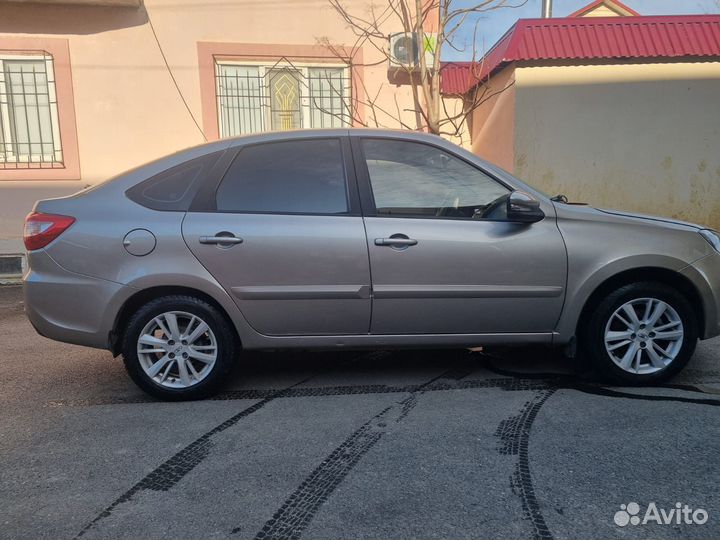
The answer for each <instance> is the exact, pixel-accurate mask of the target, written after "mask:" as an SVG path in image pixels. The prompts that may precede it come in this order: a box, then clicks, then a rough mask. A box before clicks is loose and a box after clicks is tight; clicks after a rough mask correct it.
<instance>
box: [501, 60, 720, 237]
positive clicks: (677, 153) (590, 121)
mask: <svg viewBox="0 0 720 540" xmlns="http://www.w3.org/2000/svg"><path fill="white" fill-rule="evenodd" d="M515 76H516V89H515V99H516V123H515V128H516V129H515V145H514V147H515V171H514V172H515V174H517V175H518V176H519V177H521V178H525V179H527V180H528V181H529V182H530V183H532V184H534V185H536V186H538V187H539V188H540V189H542V190H544V191H546V192H548V193H550V194H557V193H564V194H566V195H568V197H569V198H570V199H571V200H576V201H585V202H588V203H590V204H592V205H596V206H601V207H613V208H619V209H624V210H629V211H638V212H644V213H651V214H658V215H663V216H669V217H674V218H679V219H684V220H688V221H693V222H698V223H701V224H705V225H709V226H713V227H715V228H720V63H719V62H707V63H684V62H679V63H657V64H623V65H596V66H564V67H561V66H547V67H522V68H518V69H517V70H516V72H515Z"/></svg>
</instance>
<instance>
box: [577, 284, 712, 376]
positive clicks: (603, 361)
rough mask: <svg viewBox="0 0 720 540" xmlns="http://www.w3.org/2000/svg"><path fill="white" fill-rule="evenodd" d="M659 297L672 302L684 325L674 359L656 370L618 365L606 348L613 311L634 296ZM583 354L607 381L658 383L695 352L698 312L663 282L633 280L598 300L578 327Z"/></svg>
mask: <svg viewBox="0 0 720 540" xmlns="http://www.w3.org/2000/svg"><path fill="white" fill-rule="evenodd" d="M640 298H656V299H658V300H662V301H663V302H665V303H667V304H669V305H670V306H671V307H672V308H673V309H674V310H675V311H676V313H677V314H678V316H679V317H680V320H681V322H682V326H683V332H684V336H683V343H682V345H681V347H680V350H679V351H678V353H677V356H676V357H675V359H674V360H673V361H672V362H670V364H668V365H667V366H666V367H664V368H663V369H661V370H659V371H656V372H654V373H644V374H638V373H631V372H628V371H625V370H624V369H622V368H621V367H620V366H618V365H617V364H616V363H615V362H614V361H613V360H612V358H611V357H610V354H609V353H608V352H607V350H606V348H605V328H606V326H607V324H608V321H609V320H610V317H612V315H613V313H615V311H616V310H617V309H618V308H619V307H620V306H622V305H624V304H625V303H627V302H630V301H632V300H635V299H640ZM579 338H580V339H579V345H580V348H581V353H582V356H583V357H584V358H586V359H588V360H589V361H590V362H591V364H592V366H593V367H594V368H595V370H596V371H597V372H598V374H599V375H600V377H601V378H602V379H604V380H605V381H607V382H611V383H617V384H624V385H632V386H642V385H651V384H658V383H662V382H664V381H667V380H668V379H670V378H672V377H673V376H675V375H676V374H677V373H678V372H680V370H682V369H683V368H684V367H685V366H686V365H687V363H688V361H689V360H690V358H691V357H692V355H693V353H694V352H695V346H696V345H697V340H698V322H697V317H696V316H695V312H694V311H693V308H692V306H691V304H690V302H689V301H688V300H687V298H686V297H685V296H683V295H682V294H681V293H679V292H678V291H676V290H675V289H673V288H672V287H669V286H667V285H665V284H663V283H658V282H639V283H630V284H628V285H625V286H623V287H620V288H619V289H617V290H615V291H613V292H611V293H610V294H608V295H607V296H606V297H605V298H604V299H602V300H601V301H600V302H599V304H597V305H596V306H595V307H594V308H593V311H592V313H591V314H590V315H589V317H588V318H587V319H586V321H585V324H584V325H583V327H582V328H580V329H579Z"/></svg>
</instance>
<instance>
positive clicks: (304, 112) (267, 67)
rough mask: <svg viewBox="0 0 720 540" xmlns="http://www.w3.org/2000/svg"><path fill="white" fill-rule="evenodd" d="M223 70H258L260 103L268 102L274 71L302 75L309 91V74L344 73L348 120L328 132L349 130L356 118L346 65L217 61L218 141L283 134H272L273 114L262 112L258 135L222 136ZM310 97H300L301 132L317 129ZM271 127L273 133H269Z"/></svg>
mask: <svg viewBox="0 0 720 540" xmlns="http://www.w3.org/2000/svg"><path fill="white" fill-rule="evenodd" d="M222 66H238V67H256V68H258V79H259V80H261V81H263V83H262V85H261V86H260V94H259V97H260V100H261V102H263V103H264V102H266V100H267V99H268V95H267V87H268V83H267V76H268V73H269V72H270V71H272V70H277V69H291V70H296V71H299V72H300V74H301V77H302V79H303V80H304V81H305V84H306V86H308V88H309V83H308V81H309V73H310V70H311V69H323V68H327V69H341V70H342V71H343V80H345V81H347V83H348V84H346V85H343V95H342V99H343V102H344V103H345V104H346V105H347V107H348V112H349V114H348V118H347V120H346V122H345V125H343V126H334V127H329V128H327V129H345V128H349V127H350V126H352V124H353V118H352V93H353V78H352V69H351V66H349V65H348V64H343V63H339V62H302V61H300V62H290V61H288V60H284V59H279V60H278V61H277V62H275V63H273V62H269V61H267V60H265V61H260V60H244V59H218V58H215V59H214V77H215V111H216V112H215V113H216V116H217V118H216V121H217V126H218V138H220V139H224V138H227V137H237V136H242V135H255V134H258V133H261V132H266V131H272V132H276V133H280V132H281V130H273V129H272V126H271V123H272V118H271V115H272V112H271V111H270V110H262V108H261V110H260V115H259V116H260V121H261V123H262V125H261V128H262V129H260V130H259V131H255V132H249V133H238V134H236V135H230V134H225V133H223V132H222V130H223V118H222V116H223V115H222V110H221V107H220V78H221V74H220V69H221V67H222ZM302 85H303V82H302V80H301V81H300V86H301V91H302ZM310 102H311V97H310V95H309V91H308V95H307V96H305V97H302V96H301V103H300V108H301V118H302V126H301V127H300V128H298V129H314V128H311V127H310V124H311V120H312V107H311V103H310ZM268 127H269V128H270V129H268Z"/></svg>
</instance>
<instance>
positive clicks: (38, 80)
mask: <svg viewBox="0 0 720 540" xmlns="http://www.w3.org/2000/svg"><path fill="white" fill-rule="evenodd" d="M62 164H63V153H62V145H61V142H60V128H59V124H58V111H57V96H56V92H55V78H54V74H53V60H52V56H49V55H47V54H45V55H39V56H31V55H22V56H0V168H17V167H30V168H32V167H37V168H41V167H53V166H62Z"/></svg>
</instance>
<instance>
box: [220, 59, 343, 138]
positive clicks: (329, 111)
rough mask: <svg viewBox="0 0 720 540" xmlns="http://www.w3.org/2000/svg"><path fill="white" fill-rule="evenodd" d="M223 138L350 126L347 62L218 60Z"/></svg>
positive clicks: (221, 132)
mask: <svg viewBox="0 0 720 540" xmlns="http://www.w3.org/2000/svg"><path fill="white" fill-rule="evenodd" d="M215 71H216V79H217V85H216V91H217V108H218V124H219V126H220V136H221V137H233V136H236V135H242V134H246V133H258V132H261V131H287V130H290V129H301V128H332V127H345V126H348V125H350V119H351V114H350V90H351V88H350V75H349V69H348V68H347V67H339V66H304V65H297V66H296V65H289V64H284V63H278V64H275V65H272V66H270V65H240V64H235V63H216V65H215Z"/></svg>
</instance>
